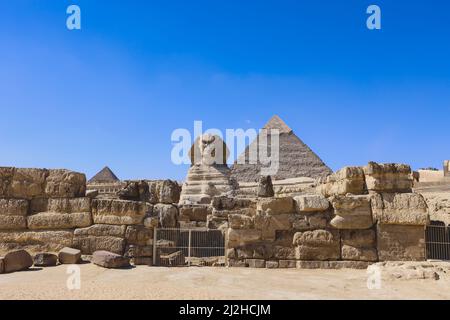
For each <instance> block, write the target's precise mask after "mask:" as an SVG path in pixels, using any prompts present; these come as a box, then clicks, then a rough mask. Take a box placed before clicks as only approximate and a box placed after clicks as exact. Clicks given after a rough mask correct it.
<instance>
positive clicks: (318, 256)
mask: <svg viewBox="0 0 450 320" xmlns="http://www.w3.org/2000/svg"><path fill="white" fill-rule="evenodd" d="M293 244H294V246H297V247H296V259H299V260H338V259H340V239H339V233H338V232H337V231H327V230H314V231H305V232H297V233H296V234H295V235H294V239H293Z"/></svg>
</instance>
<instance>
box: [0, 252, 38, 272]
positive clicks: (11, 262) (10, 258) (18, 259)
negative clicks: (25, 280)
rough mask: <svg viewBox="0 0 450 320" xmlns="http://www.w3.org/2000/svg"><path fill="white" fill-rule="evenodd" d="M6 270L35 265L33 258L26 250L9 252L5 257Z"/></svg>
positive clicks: (16, 269) (17, 269) (21, 268)
mask: <svg viewBox="0 0 450 320" xmlns="http://www.w3.org/2000/svg"><path fill="white" fill-rule="evenodd" d="M4 264H5V266H4V272H5V273H8V272H14V271H21V270H26V269H28V268H29V267H31V266H32V265H33V259H32V258H31V256H30V254H29V253H28V252H27V251H25V250H17V251H12V252H9V253H7V254H6V255H5V258H4Z"/></svg>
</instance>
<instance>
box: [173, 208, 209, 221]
mask: <svg viewBox="0 0 450 320" xmlns="http://www.w3.org/2000/svg"><path fill="white" fill-rule="evenodd" d="M179 211H180V221H204V222H206V218H207V216H208V214H211V212H212V210H211V209H210V207H209V206H201V205H198V206H193V205H184V206H181V207H180V208H179Z"/></svg>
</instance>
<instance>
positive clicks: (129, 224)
mask: <svg viewBox="0 0 450 320" xmlns="http://www.w3.org/2000/svg"><path fill="white" fill-rule="evenodd" d="M227 157H228V151H227V148H226V145H225V144H224V142H223V141H222V140H221V139H220V138H219V137H218V136H212V135H203V136H201V137H199V138H198V139H197V140H196V142H195V143H194V145H193V146H192V149H191V160H192V166H191V167H190V169H189V171H188V174H187V178H186V181H185V182H184V184H183V185H182V186H180V185H179V184H178V183H177V182H176V181H171V180H129V181H117V180H116V179H113V180H111V179H110V180H107V179H106V180H102V179H100V178H101V177H102V176H105V175H100V177H99V179H100V180H101V181H100V180H98V179H97V180H98V181H95V180H96V179H94V181H93V180H91V181H90V183H86V177H85V175H84V174H82V173H77V172H73V171H69V170H48V169H21V168H11V167H3V168H0V273H1V272H11V271H16V270H21V269H24V268H28V267H29V266H31V265H32V264H33V263H34V264H35V265H55V264H56V263H57V261H59V263H77V262H79V261H80V259H81V257H84V258H85V259H90V260H91V261H92V262H93V263H95V264H97V265H99V266H102V267H108V268H115V267H123V266H128V265H129V263H133V264H135V265H140V264H144V265H152V263H153V260H154V257H153V255H154V252H155V251H154V249H155V248H154V245H155V243H154V239H155V238H154V236H155V233H154V232H155V228H185V229H191V230H192V229H195V230H211V229H213V230H217V232H216V233H219V234H220V235H223V236H221V237H222V239H223V238H224V239H225V264H226V265H228V266H230V267H254V268H261V267H264V268H347V267H350V268H366V267H367V266H368V265H369V264H372V263H377V262H382V263H383V262H386V261H424V260H426V245H425V244H426V242H425V228H426V226H427V225H429V224H430V220H433V221H443V222H445V223H446V224H449V223H450V218H449V217H450V205H449V204H450V201H449V198H450V197H449V194H450V193H449V192H448V191H446V193H435V192H431V191H430V190H427V192H422V189H420V188H417V181H414V179H413V177H414V173H413V172H412V171H411V168H410V167H409V166H408V165H405V164H379V163H375V162H370V163H368V164H367V165H366V166H364V167H345V168H343V169H341V170H339V171H337V172H334V173H332V174H329V175H327V176H326V177H323V176H319V177H318V178H317V179H313V178H311V177H304V178H291V179H284V180H276V179H272V177H270V176H263V177H259V179H258V181H255V182H246V181H243V182H239V183H236V181H235V180H234V179H233V178H232V177H231V176H232V175H231V170H230V169H229V168H228V166H227V165H226V159H227ZM447 164H448V163H447ZM103 172H104V173H105V172H106V178H108V176H109V177H110V178H111V174H110V173H108V170H106V171H105V170H103ZM114 176H115V175H114ZM116 178H117V177H116ZM99 183H100V184H101V185H103V186H104V185H105V184H111V183H113V184H114V186H117V185H118V184H119V183H120V186H121V187H120V188H118V190H116V192H103V193H99V192H97V190H95V189H93V187H92V186H93V185H95V184H99ZM157 241H160V240H157ZM161 241H162V242H164V243H165V244H167V245H168V246H169V247H170V246H173V244H170V241H167V240H164V239H163V240H161ZM169 249H170V250H169ZM165 252H166V253H167V255H166V256H164V259H167V261H168V262H169V264H170V265H183V264H185V261H186V260H185V257H184V255H183V254H179V252H175V251H174V250H172V249H171V248H168V250H165ZM30 254H32V255H34V261H32V258H31V256H30ZM56 254H58V256H56ZM1 256H4V258H1ZM30 261H31V262H30Z"/></svg>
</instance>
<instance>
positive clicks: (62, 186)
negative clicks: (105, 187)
mask: <svg viewBox="0 0 450 320" xmlns="http://www.w3.org/2000/svg"><path fill="white" fill-rule="evenodd" d="M85 194H86V176H85V175H84V174H83V173H78V172H74V171H69V170H65V169H57V170H49V171H48V177H47V180H46V184H45V195H46V196H47V197H49V198H77V197H84V196H85Z"/></svg>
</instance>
